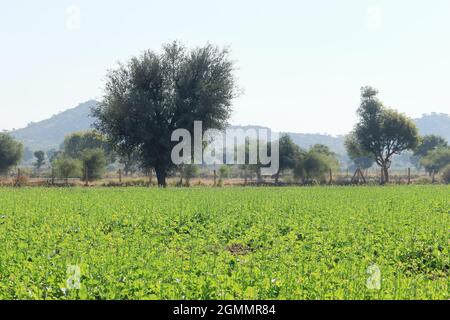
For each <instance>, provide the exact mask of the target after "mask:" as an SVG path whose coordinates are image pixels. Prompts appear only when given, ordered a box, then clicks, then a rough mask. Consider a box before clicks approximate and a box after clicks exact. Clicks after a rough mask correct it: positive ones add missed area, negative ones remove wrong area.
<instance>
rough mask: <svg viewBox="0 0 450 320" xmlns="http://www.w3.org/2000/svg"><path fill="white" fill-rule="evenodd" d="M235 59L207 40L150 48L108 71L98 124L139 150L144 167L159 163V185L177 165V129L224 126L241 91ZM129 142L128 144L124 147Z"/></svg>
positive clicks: (116, 142) (96, 111)
mask: <svg viewBox="0 0 450 320" xmlns="http://www.w3.org/2000/svg"><path fill="white" fill-rule="evenodd" d="M233 73H234V63H233V61H231V60H230V58H229V52H228V50H226V49H219V48H218V47H216V46H214V45H211V44H208V45H206V46H204V47H200V48H195V49H191V50H188V49H187V48H186V47H185V46H183V45H181V44H179V43H178V42H173V43H171V44H168V45H165V46H163V49H162V52H161V53H156V52H153V51H151V50H148V51H145V52H144V53H143V54H142V55H141V56H139V57H133V58H132V59H131V60H130V61H129V62H128V63H126V64H120V65H119V67H118V68H117V69H115V70H112V71H110V72H109V74H108V75H107V82H106V87H105V96H104V98H103V101H102V102H101V103H100V104H99V105H98V106H97V107H96V108H95V109H94V110H93V114H94V116H95V117H96V118H97V121H96V124H95V126H96V128H97V129H98V130H100V131H101V132H103V133H105V134H106V135H107V137H108V139H109V141H110V142H111V144H112V145H114V146H117V147H121V148H123V149H125V150H135V149H136V150H138V151H139V154H140V156H141V160H142V162H143V166H145V167H149V168H150V167H153V168H155V171H156V175H157V179H158V184H159V185H160V186H166V175H167V173H168V172H169V170H170V169H171V168H173V166H174V164H173V163H172V161H171V150H172V148H173V146H174V145H175V144H176V143H178V142H173V141H171V135H172V132H173V131H174V130H176V129H186V130H188V131H189V132H190V133H191V134H193V131H194V130H193V129H194V121H202V122H203V125H202V129H203V131H205V130H207V129H223V128H224V127H225V126H226V122H227V120H228V118H229V116H230V113H231V102H232V100H233V98H234V97H235V96H236V93H237V87H236V84H235V77H234V75H233ZM123 146H125V147H123Z"/></svg>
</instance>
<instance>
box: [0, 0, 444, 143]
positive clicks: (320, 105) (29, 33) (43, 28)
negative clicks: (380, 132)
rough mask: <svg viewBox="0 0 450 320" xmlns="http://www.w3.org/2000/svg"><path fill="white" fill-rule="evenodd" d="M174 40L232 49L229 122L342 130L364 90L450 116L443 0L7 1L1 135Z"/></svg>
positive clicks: (0, 30) (89, 95)
mask: <svg viewBox="0 0 450 320" xmlns="http://www.w3.org/2000/svg"><path fill="white" fill-rule="evenodd" d="M78 12H79V19H77V16H78V15H77V13H78ZM172 40H181V41H182V42H184V43H185V44H186V45H188V46H198V45H203V44H205V43H206V42H208V41H209V42H213V43H215V44H218V45H220V46H224V45H228V46H230V48H231V50H232V57H233V59H235V60H236V61H237V66H238V67H239V70H238V71H237V77H238V79H239V85H240V86H241V87H242V88H243V89H244V90H245V93H244V95H242V96H241V97H240V98H239V99H237V100H236V101H235V103H234V113H233V118H232V119H231V123H232V124H241V125H246V124H254V125H264V126H269V127H271V128H272V129H274V130H277V131H292V132H309V133H324V132H327V133H330V134H342V133H346V132H348V131H349V130H350V129H351V128H352V126H353V124H354V122H355V120H356V116H355V110H356V108H357V107H358V103H359V88H360V87H361V86H363V85H373V86H375V87H377V88H378V89H379V90H380V92H381V94H380V97H381V99H382V100H383V101H384V102H385V104H386V105H388V106H392V107H395V108H396V109H398V110H399V111H401V112H404V113H406V114H408V115H409V116H411V117H418V116H420V115H421V114H423V113H429V112H432V111H435V112H445V113H450V1H448V0H433V1H423V0H409V1H407V0H395V1H393V0H378V1H375V0H374V1H366V0H339V1H337V0H315V1H311V0H293V1H281V0H278V1H274V0H272V1H264V0H257V1H250V0H245V1H243V0H226V1H225V0H222V1H215V0H202V1H200V0H198V1H196V0H190V1H184V0H183V1H182V0H179V1H174V0H172V1H170V0H169V1H168V0H164V1H162V0H159V1H149V0H145V1H144V0H142V1H137V0H134V1H133V0H128V1H112V0H91V1H87V0H86V1H81V0H79V1H77V0H73V1H62V0H58V1H56V0H55V1H46V0H42V1H31V0H28V1H24V0H14V1H12V0H9V1H6V0H1V2H0V88H1V89H0V131H1V130H2V129H11V128H20V127H24V126H25V125H26V124H27V123H29V122H31V121H34V122H36V121H39V120H43V119H46V118H48V117H49V116H51V115H53V114H55V113H58V112H59V111H63V110H65V109H67V108H71V107H74V106H76V105H77V104H79V103H81V102H84V101H86V100H89V99H99V98H101V95H102V87H103V85H104V79H105V74H106V71H107V69H110V68H114V67H115V66H116V64H117V62H118V61H127V60H128V59H129V58H130V57H131V56H133V55H138V54H139V53H140V52H142V51H143V50H145V49H154V50H159V49H160V47H161V44H162V43H166V42H171V41H172Z"/></svg>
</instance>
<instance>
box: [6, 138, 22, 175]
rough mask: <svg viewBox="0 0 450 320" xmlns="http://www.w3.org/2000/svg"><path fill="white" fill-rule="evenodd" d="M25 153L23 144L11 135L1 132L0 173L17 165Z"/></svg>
mask: <svg viewBox="0 0 450 320" xmlns="http://www.w3.org/2000/svg"><path fill="white" fill-rule="evenodd" d="M22 155H23V146H22V144H21V143H19V142H17V141H15V140H14V139H13V138H11V137H10V136H9V135H7V134H4V133H0V174H5V173H7V172H8V170H9V169H10V168H11V167H13V166H15V165H17V164H18V163H19V161H20V159H21V158H22Z"/></svg>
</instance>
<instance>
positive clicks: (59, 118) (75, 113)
mask: <svg viewBox="0 0 450 320" xmlns="http://www.w3.org/2000/svg"><path fill="white" fill-rule="evenodd" d="M95 105H97V101H95V100H90V101H87V102H84V103H82V104H80V105H78V106H77V107H75V108H72V109H69V110H66V111H64V112H61V113H59V114H57V115H55V116H53V117H51V118H50V119H47V120H43V121H40V122H37V123H30V124H29V125H28V126H27V127H26V128H23V129H19V130H15V131H12V132H11V135H12V136H14V137H15V138H16V139H18V140H19V141H21V142H22V143H23V144H24V145H25V146H26V147H27V148H29V149H30V150H33V151H35V150H44V151H46V150H49V149H52V148H59V146H60V145H61V143H62V142H63V141H64V137H65V136H66V135H68V134H70V133H73V132H77V131H84V130H89V129H90V128H91V125H92V123H93V121H94V119H93V118H91V117H90V116H89V114H90V109H91V108H92V107H93V106H95ZM414 121H415V122H416V124H417V126H418V128H419V131H420V134H421V135H425V134H438V135H440V136H442V137H444V138H446V139H447V140H448V141H450V116H449V115H448V114H443V113H431V114H426V115H423V116H422V117H421V118H419V119H415V120H414ZM239 128H243V129H248V128H255V129H258V128H264V127H260V126H253V125H251V126H239ZM287 133H288V134H289V135H290V136H291V138H292V140H293V141H294V142H295V143H296V144H298V145H299V146H300V147H302V148H305V149H307V148H309V147H310V146H312V145H314V144H318V143H320V144H324V145H327V146H329V147H330V148H331V150H333V151H334V152H336V153H337V154H339V155H341V156H344V155H345V154H346V152H345V147H344V140H345V138H344V136H331V135H326V134H311V133H294V132H287Z"/></svg>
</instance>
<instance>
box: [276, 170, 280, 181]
mask: <svg viewBox="0 0 450 320" xmlns="http://www.w3.org/2000/svg"><path fill="white" fill-rule="evenodd" d="M279 179H280V172H277V174H276V175H275V184H278V180H279Z"/></svg>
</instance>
